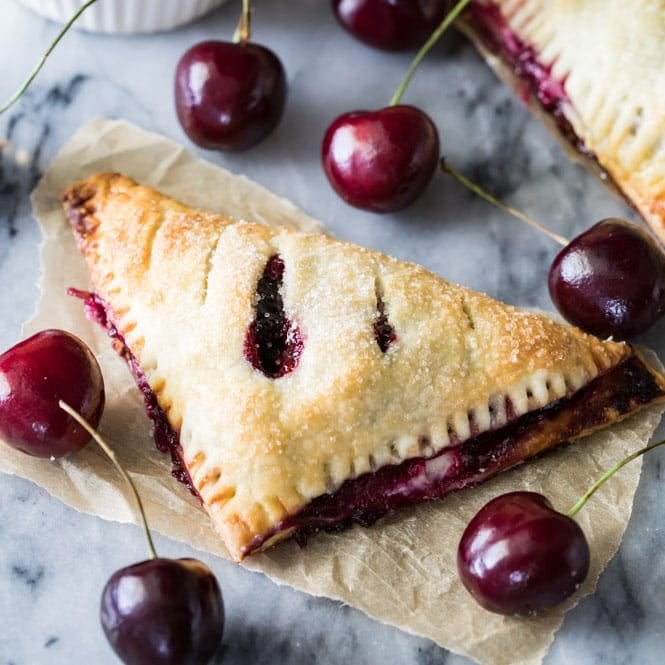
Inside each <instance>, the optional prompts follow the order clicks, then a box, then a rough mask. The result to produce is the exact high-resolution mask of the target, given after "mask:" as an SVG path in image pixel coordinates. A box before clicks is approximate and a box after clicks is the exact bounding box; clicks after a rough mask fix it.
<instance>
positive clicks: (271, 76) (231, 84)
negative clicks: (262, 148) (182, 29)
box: [175, 41, 287, 150]
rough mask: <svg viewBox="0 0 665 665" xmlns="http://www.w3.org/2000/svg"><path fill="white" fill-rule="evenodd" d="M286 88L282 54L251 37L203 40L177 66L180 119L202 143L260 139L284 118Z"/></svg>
mask: <svg viewBox="0 0 665 665" xmlns="http://www.w3.org/2000/svg"><path fill="white" fill-rule="evenodd" d="M286 90H287V84H286V74H285V73H284V67H283V66H282V63H281V61H280V60H279V58H278V57H277V56H276V55H275V54H274V53H273V52H272V51H271V50H270V49H267V48H265V47H264V46H260V45H259V44H254V43H252V42H245V43H237V44H236V43H232V42H222V41H207V42H201V43H199V44H196V45H194V46H192V47H191V48H190V49H189V50H188V51H187V52H186V53H185V54H184V55H183V56H182V57H181V58H180V60H179V62H178V65H177V67H176V73H175V105H176V111H177V114H178V119H179V120H180V124H181V125H182V128H183V129H184V130H185V133H186V134H187V136H189V138H190V139H191V140H192V141H193V142H194V143H196V144H197V145H199V146H201V147H202V148H209V149H216V150H246V149H247V148H251V147H252V146H254V145H256V144H257V143H259V142H261V141H262V140H263V139H265V138H266V137H267V136H268V135H269V134H270V133H271V132H272V131H273V129H275V127H276V126H277V124H278V123H279V120H280V118H281V117H282V111H283V110H284V105H285V102H286Z"/></svg>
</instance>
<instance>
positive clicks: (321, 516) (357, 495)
mask: <svg viewBox="0 0 665 665" xmlns="http://www.w3.org/2000/svg"><path fill="white" fill-rule="evenodd" d="M661 395H663V391H662V390H661V389H660V387H659V386H658V385H657V383H656V382H655V380H654V378H653V376H652V374H651V373H650V372H649V371H648V369H647V368H646V367H645V366H644V365H643V363H642V362H641V361H640V359H639V358H638V357H636V356H633V357H631V358H629V359H627V360H626V361H625V362H624V363H623V364H621V365H620V366H618V367H617V368H615V369H613V370H611V371H610V372H608V373H607V374H605V375H603V376H601V377H598V378H597V379H596V380H595V381H593V382H592V383H590V384H589V385H588V386H586V387H585V388H583V389H582V390H579V391H578V392H577V393H575V394H573V395H572V396H571V397H570V398H566V399H561V400H558V401H556V402H553V403H552V404H550V405H548V406H547V407H544V408H542V409H539V410H537V411H533V412H531V413H527V414H525V415H523V416H522V417H520V418H518V419H517V420H515V421H513V422H511V423H509V424H508V425H506V426H504V427H502V428H500V429H497V430H494V431H490V432H485V433H483V434H480V435H478V436H476V437H474V438H473V439H470V440H468V441H465V442H464V443H462V444H460V445H457V446H455V447H453V448H449V449H447V450H444V451H442V452H441V453H439V454H438V455H436V456H434V457H431V458H423V457H420V458H414V459H410V460H407V461H405V462H402V463H401V464H397V465H391V466H386V467H383V468H381V469H378V470H377V471H374V472H370V473H366V474H364V475H362V476H359V477H358V478H354V479H351V480H347V481H346V482H344V483H343V484H342V485H341V487H340V488H339V489H338V490H337V491H336V492H334V493H332V494H324V495H322V496H319V497H317V498H316V499H314V500H313V501H312V502H311V503H310V504H309V505H307V506H306V507H305V508H304V509H303V510H302V511H300V512H299V513H298V514H296V515H292V516H290V517H287V518H286V519H285V520H283V521H282V523H281V524H279V525H278V527H277V528H276V529H275V530H274V532H273V533H272V534H267V535H266V536H264V537H260V538H257V539H256V540H255V541H254V542H252V543H251V544H250V546H249V547H247V550H246V553H247V554H249V553H250V552H252V551H254V550H256V549H257V548H259V547H260V546H261V545H262V544H263V543H264V542H265V541H266V540H268V539H269V538H270V537H271V536H272V535H273V534H274V533H278V532H280V531H282V530H285V529H295V532H294V538H295V539H296V541H297V542H298V543H300V544H304V543H306V541H307V536H308V535H309V534H310V533H313V532H316V531H318V530H320V529H323V530H325V531H340V530H343V529H346V528H348V527H349V526H351V525H352V524H353V523H354V522H355V523H358V524H361V525H363V526H369V525H371V524H372V523H373V522H375V521H376V520H377V519H379V518H380V517H382V516H384V515H386V514H387V513H391V512H393V511H394V510H395V509H396V508H398V507H399V506H403V505H408V504H414V503H418V502H420V501H423V500H427V499H435V498H440V497H442V496H444V495H446V494H448V492H451V491H453V490H456V489H461V488H464V487H470V486H472V485H475V484H477V483H479V482H481V481H482V480H485V479H487V478H489V477H490V476H493V475H495V474H497V473H498V472H500V471H503V470H505V469H508V468H510V467H513V466H516V465H518V464H520V463H522V462H524V461H525V460H526V459H527V458H528V457H531V456H533V455H536V454H538V453H540V452H542V451H544V450H545V449H547V448H549V447H550V442H551V441H552V440H555V441H557V442H559V443H563V442H565V441H566V440H568V439H570V438H572V437H574V436H577V435H579V434H581V433H583V432H584V431H585V430H587V429H589V428H591V427H593V426H595V425H598V424H601V423H603V422H605V419H606V416H607V414H608V413H610V412H616V413H618V414H621V415H623V414H626V413H629V412H630V411H632V410H633V409H635V408H636V407H637V406H639V405H643V404H648V403H649V402H651V401H652V400H653V399H654V398H656V397H658V396H661Z"/></svg>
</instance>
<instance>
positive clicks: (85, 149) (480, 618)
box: [0, 120, 662, 665]
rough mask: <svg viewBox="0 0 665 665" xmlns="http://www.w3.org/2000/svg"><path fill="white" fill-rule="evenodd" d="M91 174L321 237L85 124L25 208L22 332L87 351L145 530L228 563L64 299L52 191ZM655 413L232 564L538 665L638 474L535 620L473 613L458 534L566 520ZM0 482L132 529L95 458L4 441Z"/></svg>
mask: <svg viewBox="0 0 665 665" xmlns="http://www.w3.org/2000/svg"><path fill="white" fill-rule="evenodd" d="M102 170H117V171H122V172H124V173H126V174H128V175H130V176H132V177H134V178H135V179H137V180H139V181H142V182H144V183H146V184H149V185H151V186H153V187H156V188H158V189H160V190H162V191H163V192H165V193H167V194H170V195H172V196H174V197H176V198H179V199H181V200H183V201H184V202H186V203H188V204H189V205H192V206H198V207H202V208H208V209H213V210H217V211H219V212H224V213H228V214H231V215H234V216H236V217H243V218H246V219H251V220H257V221H262V222H266V223H279V224H286V225H289V226H295V227H300V228H306V229H313V230H316V229H321V227H320V226H319V225H318V224H317V223H316V222H315V221H314V220H312V219H311V218H309V217H308V216H307V215H305V214H304V213H302V212H301V211H299V210H298V209H296V208H295V207H294V206H293V205H292V204H290V203H289V202H287V201H285V200H283V199H281V198H278V197H276V196H274V195H272V194H270V193H269V192H267V191H266V190H265V189H263V188H261V187H259V186H258V185H255V184H253V183H251V182H250V181H249V180H247V179H246V178H242V177H239V176H234V175H231V174H230V173H228V172H226V171H224V170H222V169H220V168H218V167H215V166H212V165H210V164H206V163H205V162H202V161H200V160H197V159H195V158H194V157H192V156H191V155H190V154H188V153H187V152H186V151H185V150H184V149H183V148H182V147H180V146H178V145H176V144H174V143H173V142H171V141H169V140H166V139H164V138H163V137H160V136H157V135H154V134H150V133H147V132H145V131H143V130H141V129H139V128H137V127H134V126H132V125H129V124H127V123H125V122H119V121H104V120H97V121H93V122H91V123H89V124H88V125H86V126H84V127H83V128H81V129H80V130H79V131H78V132H77V133H76V134H75V136H74V137H73V138H72V139H71V140H70V141H69V142H68V143H67V145H65V146H64V148H63V149H62V150H61V152H60V153H59V154H58V156H57V157H56V158H55V160H54V162H53V164H52V165H51V167H50V168H49V169H48V171H47V173H46V175H45V176H44V178H43V180H42V182H41V183H40V185H39V186H38V188H37V190H36V191H35V193H34V196H33V203H34V209H35V214H36V216H37V217H38V219H39V221H40V222H41V224H42V227H43V233H44V244H43V248H42V259H43V267H44V270H43V277H42V280H41V287H42V294H41V298H40V300H39V303H38V306H37V312H36V315H35V317H34V318H33V320H32V321H30V322H29V324H27V325H26V328H25V333H26V335H27V334H28V333H31V332H33V331H35V330H37V329H41V328H47V327H59V328H65V329H68V330H70V331H72V332H74V333H75V334H77V335H79V336H80V337H81V338H83V339H84V340H85V341H86V342H87V343H88V344H90V346H91V347H92V348H93V350H94V351H95V352H96V353H97V355H98V358H99V360H100V363H101V365H102V368H103V371H104V376H105V379H106V386H107V408H106V412H105V415H104V418H103V420H102V423H101V431H102V433H103V434H104V435H105V437H106V438H107V439H108V440H109V441H110V443H111V444H112V445H113V447H114V448H115V450H116V452H117V455H118V457H119V458H120V460H121V462H122V463H123V464H124V465H125V467H126V468H127V469H128V470H129V471H130V473H131V474H132V475H133V477H134V479H135V481H136V482H137V484H138V487H139V491H140V493H141V495H142V497H143V500H144V502H145V504H146V510H147V512H148V515H149V519H150V522H151V526H152V528H153V529H155V530H156V531H159V532H161V533H163V534H165V535H167V536H170V537H172V538H175V539H178V540H181V541H183V542H186V543H188V544H190V545H192V546H193V547H195V548H198V549H201V550H206V551H209V552H213V553H216V554H218V555H220V556H222V557H228V555H227V553H226V551H225V550H224V547H223V546H222V544H221V543H220V542H219V539H218V537H217V536H216V534H215V533H214V532H213V530H212V528H211V526H210V524H209V521H208V518H207V516H206V515H205V513H204V512H203V510H202V509H201V508H200V507H199V505H198V503H197V502H196V500H195V499H193V497H192V496H191V495H190V494H189V492H188V491H187V490H186V489H185V488H184V487H183V486H181V485H180V484H179V483H177V482H176V481H175V480H173V479H172V477H171V475H170V461H169V459H168V456H167V455H162V454H160V453H158V452H157V451H156V449H155V446H154V443H153V441H152V439H151V435H150V425H149V421H148V419H147V416H146V415H145V412H144V409H143V404H142V400H141V397H140V395H139V392H138V390H137V388H136V387H135V385H134V382H133V379H132V377H131V376H130V373H129V371H128V369H127V368H126V366H125V365H124V363H123V362H122V361H121V360H120V359H119V358H118V357H117V356H116V355H115V352H113V351H112V350H111V348H110V344H109V341H108V339H107V338H106V336H105V334H104V333H103V332H102V331H101V330H99V329H98V327H97V326H96V325H93V324H91V323H89V322H88V321H87V320H86V319H85V317H84V315H83V308H82V306H81V303H80V301H78V300H76V299H74V298H71V297H69V296H67V295H66V294H65V291H66V288H67V287H69V286H76V287H79V288H86V287H87V286H88V278H87V273H86V270H85V267H84V265H83V260H82V259H81V258H80V256H79V254H78V252H77V250H76V248H75V245H74V241H73V238H72V234H71V231H70V229H69V227H68V223H67V222H66V221H65V219H64V216H63V215H62V213H61V210H60V206H59V203H58V194H59V192H60V191H61V190H62V189H63V188H64V187H65V185H67V184H68V183H70V182H71V181H72V180H74V179H78V178H81V177H84V176H86V175H88V174H90V173H93V172H96V171H102ZM661 411H662V409H659V408H651V409H649V410H647V411H645V412H643V413H642V414H640V415H639V416H637V417H634V418H633V419H631V420H629V421H626V422H624V423H622V424H619V425H618V426H615V427H613V428H612V429H611V431H607V432H605V433H602V434H598V435H595V436H593V437H590V438H588V439H587V440H585V441H583V442H579V443H577V444H574V445H571V446H569V447H566V448H564V449H560V450H557V451H555V452H553V453H550V454H548V455H547V456H546V457H544V458H542V459H539V460H535V461H532V462H530V463H528V464H526V465H524V466H523V467H521V468H520V469H517V470H514V471H511V472H508V473H505V474H503V475H502V476H501V477H499V478H497V479H495V480H492V481H489V482H487V483H485V484H484V485H482V486H481V487H478V488H475V489H471V490H466V491H462V492H458V493H456V494H454V495H452V496H449V497H447V498H446V499H444V500H441V501H437V502H431V503H429V504H426V505H421V506H417V507H414V508H412V509H406V510H402V511H400V512H399V514H398V515H396V516H393V517H391V518H388V519H385V520H383V521H382V522H380V523H379V524H377V525H375V526H374V527H372V528H370V529H363V528H354V529H352V530H350V531H347V532H344V533H341V534H337V535H327V534H320V535H317V536H316V537H313V538H311V539H310V542H309V544H308V546H307V547H306V548H305V549H304V550H300V549H298V548H297V547H296V546H295V544H294V543H292V542H287V543H284V544H281V545H279V546H277V547H275V548H273V549H272V550H269V551H268V552H267V553H265V554H260V555H256V556H252V557H250V558H249V559H248V560H246V562H245V563H244V564H243V565H245V566H246V567H247V568H250V569H252V570H258V571H263V572H264V573H265V574H266V575H268V576H269V577H270V578H272V579H273V580H275V581H276V582H277V583H279V584H289V585H292V586H293V587H296V588H298V589H301V590H303V591H306V592H308V593H311V594H314V595H318V596H328V597H330V598H335V599H338V600H341V601H343V602H345V603H348V604H349V605H353V606H354V607H357V608H359V609H361V610H362V611H364V612H366V613H367V614H368V615H370V616H371V617H374V618H375V619H378V620H379V621H382V622H385V623H389V624H392V625H394V626H397V627H398V628H401V629H403V630H405V631H408V632H410V633H414V634H417V635H422V636H425V637H428V638H430V639H432V640H434V641H435V642H437V643H438V644H440V645H442V646H444V647H446V648H448V649H450V650H452V651H455V652H457V653H460V654H464V655H467V656H469V657H471V658H473V659H475V660H477V661H478V662H480V663H484V664H487V665H503V664H506V665H508V664H510V665H515V664H523V665H535V664H537V663H540V662H541V660H542V658H543V657H544V655H545V654H546V652H547V649H548V647H549V645H550V643H551V641H552V639H553V635H554V632H555V631H556V630H557V628H558V627H559V626H560V625H561V622H562V620H563V615H564V613H565V611H566V610H567V609H569V608H570V607H571V606H572V605H573V604H574V603H576V602H578V601H579V600H580V598H581V596H582V595H584V594H588V593H590V592H591V591H592V590H593V588H594V587H595V584H596V581H597V578H598V576H599V574H600V572H601V571H602V569H603V568H604V567H605V566H606V564H607V562H608V560H609V559H610V557H612V555H613V554H614V552H615V551H616V549H617V548H618V546H619V543H620V540H621V537H622V534H623V532H624V529H625V526H626V523H627V521H628V518H629V515H630V511H631V508H632V503H633V494H634V492H635V489H636V487H637V483H638V480H639V474H640V464H639V462H634V463H633V464H631V465H629V466H627V467H626V468H624V469H623V470H622V471H621V472H620V474H619V475H618V476H616V477H615V478H614V479H613V480H612V481H611V482H610V483H608V484H606V485H605V486H604V487H603V489H602V490H601V491H600V492H599V493H598V494H597V495H596V496H595V497H594V499H593V500H592V501H591V502H590V503H589V504H588V505H587V506H586V507H585V508H584V510H583V511H582V512H581V513H580V515H579V522H580V524H581V526H582V528H583V529H584V530H585V532H586V534H587V536H588V539H589V541H590V544H591V550H592V562H591V571H590V574H589V577H588V580H587V582H586V583H585V585H584V587H583V589H582V590H581V592H580V593H578V594H577V595H576V596H575V597H574V599H572V600H571V601H570V602H569V603H567V604H566V605H564V606H562V607H560V608H558V609H556V610H554V611H552V612H551V613H550V614H548V615H546V616H541V617H538V618H529V619H517V618H512V617H511V618H506V617H501V616H497V615H493V614H490V613H488V612H486V611H484V610H482V609H481V608H479V607H478V606H477V605H476V604H475V602H474V601H473V600H472V599H471V598H470V596H469V595H468V594H467V593H466V591H465V590H464V589H463V587H462V586H461V584H460V582H459V581H458V579H457V575H456V572H455V556H456V548H457V543H458V540H459V538H460V536H461V533H462V531H463V529H464V527H465V525H466V524H467V522H468V520H469V519H470V518H471V517H472V516H473V514H474V513H475V512H476V511H477V510H478V509H479V508H480V507H481V506H482V505H483V504H484V503H485V502H486V501H487V500H489V499H490V498H492V497H494V496H496V495H498V494H499V493H501V492H504V491H509V490H515V489H524V488H528V489H533V490H535V491H539V492H543V493H545V494H546V495H547V496H548V497H549V498H550V500H551V501H552V503H553V504H554V506H555V507H557V508H559V509H561V510H567V509H568V508H569V507H570V506H571V505H572V503H573V502H574V501H575V500H576V499H577V498H578V497H579V496H580V495H581V494H582V493H583V492H584V490H585V489H587V487H588V486H589V484H590V483H591V482H592V481H593V480H594V479H596V478H597V477H598V476H599V475H600V474H601V472H602V471H604V470H606V469H607V468H609V467H610V466H611V465H612V463H614V462H615V461H617V460H618V459H620V458H621V457H623V456H624V455H625V454H626V453H627V452H629V451H632V450H635V449H636V448H638V447H639V446H641V445H643V444H645V443H646V441H647V440H648V439H649V438H650V436H651V435H652V433H653V431H654V429H655V428H656V426H657V423H658V421H659V419H660V415H661ZM0 446H2V448H3V449H2V454H0V471H4V472H5V473H12V474H17V475H20V476H23V477H25V478H29V479H31V480H32V481H34V482H35V483H38V484H39V485H41V486H42V487H43V488H45V489H46V490H48V491H49V492H50V493H52V494H53V495H54V496H56V497H58V498H59V499H61V500H62V501H64V502H65V503H67V504H69V505H70V506H73V507H74V508H77V509H78V510H81V511H85V512H88V513H92V514H94V515H98V516H100V517H103V518H105V519H110V520H117V521H121V522H135V521H136V516H135V510H134V504H133V501H132V499H131V496H130V495H129V493H128V492H127V490H126V488H125V485H124V483H123V482H122V481H121V479H120V477H119V476H118V475H117V474H116V472H115V470H114V469H113V468H112V467H111V465H110V464H109V463H108V461H107V460H106V459H105V458H104V456H103V454H102V453H101V452H100V451H99V450H98V448H97V447H96V446H94V445H89V446H87V447H86V448H85V449H84V450H82V451H81V452H80V453H77V454H76V455H75V456H73V457H71V458H69V459H65V460H61V461H52V462H49V461H45V460H41V459H34V458H30V457H27V456H25V455H23V454H21V453H18V452H16V451H14V450H13V449H11V448H9V447H8V446H6V445H5V444H4V443H0Z"/></svg>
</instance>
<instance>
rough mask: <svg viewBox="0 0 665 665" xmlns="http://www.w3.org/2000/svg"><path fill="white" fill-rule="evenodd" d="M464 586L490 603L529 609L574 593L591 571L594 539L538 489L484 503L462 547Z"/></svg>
mask: <svg viewBox="0 0 665 665" xmlns="http://www.w3.org/2000/svg"><path fill="white" fill-rule="evenodd" d="M457 567H458V571H459V574H460V577H461V579H462V582H463V584H464V586H465V587H466V588H467V589H468V591H469V592H470V593H471V595H472V596H473V597H474V598H475V599H476V600H477V601H478V603H480V605H482V606H483V607H484V608H485V609H487V610H490V611H491V612H497V613H499V614H530V613H534V612H540V611H543V610H547V609H549V608H551V607H554V606H555V605H557V604H558V603H560V602H562V601H564V600H565V599H566V598H568V597H569V596H570V595H572V594H573V593H574V592H575V590H576V589H578V588H579V586H580V584H582V582H583V581H584V580H585V578H586V576H587V573H588V571H589V545H588V543H587V540H586V537H585V536H584V533H583V531H582V529H580V527H579V526H578V524H577V522H575V521H574V520H573V519H571V518H570V517H568V516H567V515H563V514H562V513H559V512H557V511H556V510H554V508H552V505H551V504H550V502H549V501H548V500H547V499H546V498H545V497H544V496H542V495H541V494H536V493H535V492H511V493H508V494H503V495H502V496H499V497H497V498H496V499H493V500H492V501H490V502H489V503H487V504H485V506H484V507H483V508H481V509H480V511H479V512H478V513H477V514H476V516H475V517H474V518H473V519H472V520H471V522H469V525H468V526H467V527H466V529H465V531H464V534H463V535H462V539H461V541H460V543H459V547H458V550H457Z"/></svg>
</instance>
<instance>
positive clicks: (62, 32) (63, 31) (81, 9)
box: [0, 0, 97, 115]
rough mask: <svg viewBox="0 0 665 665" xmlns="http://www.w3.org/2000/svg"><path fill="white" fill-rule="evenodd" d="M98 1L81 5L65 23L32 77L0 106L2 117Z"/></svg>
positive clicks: (31, 73)
mask: <svg viewBox="0 0 665 665" xmlns="http://www.w3.org/2000/svg"><path fill="white" fill-rule="evenodd" d="M95 2H97V0H88V1H87V2H86V3H85V4H83V5H81V7H79V9H77V10H76V12H75V13H74V14H73V15H72V17H71V18H70V19H69V21H67V23H65V25H64V26H63V27H62V29H61V30H60V32H59V33H58V34H57V35H56V37H55V39H54V40H53V41H52V42H51V44H50V45H49V47H48V48H47V49H46V51H44V55H43V56H42V57H41V60H40V61H39V62H38V63H37V64H36V65H35V68H34V69H33V70H32V72H30V75H29V76H28V78H27V79H26V80H25V81H24V82H23V83H22V84H21V86H20V87H19V89H18V90H17V91H16V92H15V93H14V94H13V95H12V96H11V97H10V99H9V100H8V101H7V102H5V104H3V105H2V106H0V115H2V114H3V113H4V112H5V111H6V110H7V109H8V108H9V107H10V106H13V105H14V104H15V103H16V102H17V101H18V100H19V99H20V98H21V97H22V96H23V93H24V92H25V91H26V90H27V89H28V88H29V87H30V84H31V83H32V82H33V80H34V79H35V77H36V76H37V74H39V72H40V71H41V69H42V67H43V66H44V64H45V63H46V60H47V58H48V57H49V55H51V52H52V51H53V49H54V48H55V47H56V46H57V45H58V42H59V41H60V40H61V39H62V38H63V37H64V36H65V34H66V33H67V31H68V30H69V28H71V27H72V25H74V23H75V22H76V20H77V19H78V17H79V16H81V14H83V12H84V11H85V10H86V9H87V8H88V7H90V6H91V5H94V4H95Z"/></svg>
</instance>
